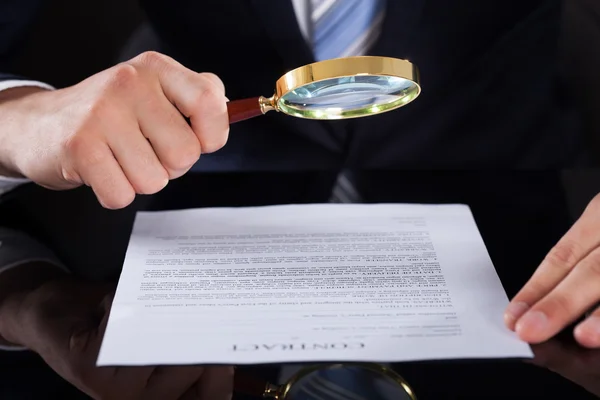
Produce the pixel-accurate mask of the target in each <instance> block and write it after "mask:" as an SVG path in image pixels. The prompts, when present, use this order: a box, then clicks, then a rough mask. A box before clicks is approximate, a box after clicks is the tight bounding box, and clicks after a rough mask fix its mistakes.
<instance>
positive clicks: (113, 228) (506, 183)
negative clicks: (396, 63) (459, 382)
mask: <svg viewBox="0 0 600 400" xmlns="http://www.w3.org/2000/svg"><path fill="white" fill-rule="evenodd" d="M28 3H31V0H18V1H17V0H14V2H13V3H12V4H13V9H12V12H17V13H22V14H25V13H26V12H29V11H30V10H31V9H30V8H28V5H30V4H28ZM34 3H35V2H33V3H31V4H34ZM6 4H7V3H6V2H2V3H0V7H6ZM143 5H144V7H145V10H146V12H147V15H148V17H149V19H150V21H151V22H152V24H153V26H154V29H155V31H156V32H157V33H158V35H159V36H160V39H161V41H162V45H161V50H162V51H164V52H165V53H167V54H170V55H172V56H173V57H175V58H176V59H178V60H180V61H181V62H183V63H184V64H185V65H187V66H188V67H190V68H193V69H194V70H197V71H212V72H215V73H217V74H218V75H219V76H221V78H222V79H223V81H224V82H225V85H226V87H227V92H228V93H227V94H228V97H229V98H230V99H237V98H244V97H251V96H257V95H268V94H270V93H271V91H272V90H273V85H274V82H275V80H276V79H277V78H278V77H279V76H280V75H282V74H283V73H285V72H286V71H288V70H290V69H292V68H294V67H297V66H299V65H301V64H305V63H308V62H311V61H312V56H311V52H310V51H309V48H308V47H307V45H306V43H305V42H304V40H303V38H302V36H301V34H300V31H299V29H298V28H297V24H296V20H295V15H294V12H293V9H292V6H291V3H290V2H288V1H284V0H277V1H267V0H201V1H200V0H169V1H166V0H144V1H143ZM387 7H388V10H387V11H388V12H387V17H386V22H385V25H384V28H383V34H382V36H381V39H380V40H379V42H378V43H376V45H375V47H374V48H373V49H372V51H371V53H372V54H380V55H387V56H394V57H401V58H408V59H410V60H412V61H414V62H415V63H416V64H417V65H418V66H419V67H420V69H421V73H422V85H423V89H424V92H423V95H422V96H421V97H420V98H419V99H418V100H417V101H416V102H414V103H412V104H411V105H410V106H408V107H405V108H403V109H401V110H398V111H395V112H392V113H387V114H384V115H382V116H378V117H373V118H364V119H359V120H353V121H351V122H332V123H324V122H312V121H304V120H298V119H295V118H292V117H286V116H283V115H277V114H271V115H266V116H264V117H260V118H257V119H254V120H250V121H246V122H243V123H239V124H235V125H234V126H233V127H232V132H231V139H230V141H229V143H228V144H227V146H226V147H225V148H224V149H222V150H221V151H219V152H217V153H215V154H214V155H211V156H203V157H202V158H201V160H200V161H199V163H198V165H197V167H198V169H200V170H219V169H220V170H242V171H246V172H247V171H255V170H259V169H260V170H264V169H271V170H286V169H302V168H304V169H309V168H313V169H315V168H318V169H330V168H331V169H332V168H334V167H339V166H341V165H342V164H343V163H344V162H348V163H351V164H353V165H355V166H358V167H362V168H363V169H373V168H388V169H396V170H400V169H412V168H427V169H452V168H461V169H462V168H469V169H475V168H481V167H504V168H508V167H515V168H517V167H528V168H542V169H547V168H549V167H556V166H564V165H569V164H570V163H572V162H574V160H575V159H576V158H577V156H578V154H579V151H578V148H579V142H578V135H577V131H576V129H573V128H572V127H573V126H572V125H571V121H572V111H571V110H570V109H569V107H568V105H567V104H565V102H564V101H563V100H564V96H563V94H562V92H561V91H560V85H559V82H558V79H557V73H556V71H555V58H556V38H557V35H558V28H559V17H560V1H559V0H487V1H481V0H460V1H452V2H450V1H447V0H389V1H388V2H387ZM4 11H5V10H3V9H2V8H0V16H5V15H7V14H6V13H4ZM17 20H18V21H20V19H18V18H17V19H15V20H14V21H17ZM14 21H13V22H14ZM16 25H18V24H16ZM16 25H15V26H16ZM10 26H13V25H10ZM4 29H6V28H4ZM22 32H24V30H23V29H16V28H15V29H12V30H10V31H3V32H2V34H0V41H4V42H1V43H2V45H0V48H1V49H8V48H9V47H10V46H8V45H7V44H6V43H5V41H6V40H7V39H8V38H10V37H11V35H12V36H14V37H15V38H16V37H18V36H19V34H20V33H22ZM5 33H7V34H6V35H5ZM3 51H4V50H3ZM6 54H7V53H6V52H4V53H2V64H3V66H5V69H4V70H5V71H7V72H11V73H14V74H18V72H19V71H14V70H11V69H10V65H9V63H8V59H9V57H7V56H6ZM3 68H4V67H3ZM29 78H34V79H35V77H29ZM50 83H51V82H50ZM494 169H495V168H494ZM202 175H204V176H202ZM325 175H329V177H327V176H326V177H324V178H318V177H315V176H312V175H305V176H295V177H289V176H282V175H278V176H276V177H273V176H264V175H256V176H254V177H252V176H248V175H244V174H240V175H233V176H224V175H223V176H221V175H218V174H214V175H209V174H197V175H196V174H190V175H189V176H187V177H186V179H183V180H178V181H176V182H173V183H172V184H170V185H169V186H168V187H167V190H166V191H165V192H162V193H161V194H160V195H159V196H153V197H152V199H151V200H152V201H151V203H152V204H150V205H141V206H140V207H142V208H144V207H146V206H148V207H150V208H152V209H160V208H182V207H200V206H219V205H221V206H223V205H228V206H238V205H258V204H274V203H284V204H285V203H290V202H303V201H313V202H315V201H318V202H322V201H327V199H328V195H329V191H330V189H331V183H332V180H333V178H335V172H334V173H333V174H325ZM359 176H360V177H361V179H360V180H361V182H360V184H361V186H363V187H365V188H366V189H365V195H366V196H367V198H368V201H373V202H376V201H396V202H401V201H410V202H415V201H416V202H420V201H427V202H436V201H439V202H454V201H460V202H466V203H467V204H470V205H473V204H475V205H477V208H478V210H479V211H478V219H479V222H481V223H482V224H483V225H482V226H485V227H486V229H485V230H486V232H488V233H487V234H486V239H487V242H488V245H489V244H490V243H497V245H498V246H499V247H497V250H496V251H495V256H494V260H495V261H496V260H498V257H500V256H501V255H502V254H514V253H507V251H508V252H513V251H515V249H517V250H519V249H521V248H523V249H524V250H527V249H529V248H535V249H536V250H535V251H534V252H532V254H533V255H532V256H531V257H530V258H528V262H527V263H526V264H527V265H528V266H529V268H533V267H535V263H536V262H537V261H538V260H539V259H540V258H541V257H542V256H543V253H544V252H545V251H547V250H549V248H550V246H551V244H552V243H553V242H554V241H555V240H556V239H558V237H559V235H560V234H562V233H564V230H565V226H566V225H567V224H566V223H565V222H564V221H565V212H564V204H563V202H564V199H563V198H562V190H561V188H560V182H559V181H558V180H557V178H556V176H555V174H553V173H551V172H549V173H547V174H546V173H543V174H541V176H539V175H535V174H534V175H531V176H530V175H523V176H520V175H519V174H517V175H515V176H511V175H508V176H507V177H505V178H504V179H502V182H499V178H497V176H496V175H494V174H485V173H482V175H481V176H480V177H478V176H475V177H471V178H468V179H463V178H462V177H460V176H458V177H453V176H452V175H450V176H442V177H435V176H434V177H428V175H427V174H425V175H413V174H408V175H407V174H404V175H402V174H397V175H382V174H380V173H378V174H366V175H362V174H361V175H359ZM545 176H549V178H544V177H545ZM411 177H412V178H411ZM317 178H318V179H322V180H323V181H324V182H323V184H317V185H313V183H314V182H315V180H316V179H317ZM374 181H376V183H377V185H375V184H371V182H374ZM315 186H318V188H317V189H314V187H315ZM375 186H377V187H375ZM383 189H385V190H383ZM382 190H383V193H381V191H382ZM386 191H387V192H388V193H389V194H385V192H386ZM376 192H379V194H378V195H375V194H374V193H376ZM9 197H10V198H5V199H4V204H1V205H0V206H1V207H0V225H4V226H9V227H14V228H17V229H23V230H25V231H27V232H28V233H30V234H31V235H33V236H34V237H36V238H38V239H39V240H40V241H42V242H43V243H46V244H47V245H48V246H50V247H51V248H52V249H53V250H55V251H56V252H57V254H58V256H59V257H60V258H61V259H62V260H64V261H65V263H66V264H67V265H68V266H69V267H70V268H71V269H72V270H73V271H74V272H76V273H79V274H82V275H85V276H88V277H93V278H109V277H113V278H114V276H115V274H118V271H119V269H120V266H121V262H122V257H123V255H124V252H125V248H126V245H127V240H128V237H129V234H130V230H131V224H132V222H133V216H134V212H135V209H136V207H135V206H134V207H131V208H128V209H126V210H122V211H121V212H110V211H107V210H102V209H101V208H100V206H99V205H98V204H97V201H95V198H94V197H93V194H92V193H91V192H90V191H89V190H88V189H87V188H82V189H80V190H77V191H70V192H62V193H57V192H50V191H46V190H44V189H42V188H39V187H35V186H33V185H30V186H28V187H25V188H22V190H18V191H16V192H13V193H11V195H10V196H9ZM157 199H158V204H157V203H156V201H157ZM161 199H165V201H164V203H163V202H162V200H161ZM140 200H149V199H148V198H142V199H140ZM173 203H176V204H173ZM513 210H516V211H513ZM486 221H492V222H488V223H486ZM547 224H549V225H547ZM512 231H514V232H516V233H518V235H511V232H512ZM489 235H492V236H489ZM531 238H535V240H536V243H538V245H536V246H534V245H533V244H531V243H530V242H529V241H530V240H531ZM519 246H521V247H519ZM518 252H519V251H517V253H518ZM498 254H500V256H498ZM508 264H510V263H508ZM526 274H527V273H526Z"/></svg>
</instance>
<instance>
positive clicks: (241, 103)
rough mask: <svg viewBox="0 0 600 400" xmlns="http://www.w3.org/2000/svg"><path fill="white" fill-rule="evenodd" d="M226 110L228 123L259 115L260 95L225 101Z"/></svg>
mask: <svg viewBox="0 0 600 400" xmlns="http://www.w3.org/2000/svg"><path fill="white" fill-rule="evenodd" d="M227 112H228V114H229V123H230V124H235V123H236V122H240V121H245V120H247V119H250V118H254V117H258V116H261V115H263V109H262V107H261V104H260V97H255V98H252V99H244V100H234V101H230V102H229V103H227Z"/></svg>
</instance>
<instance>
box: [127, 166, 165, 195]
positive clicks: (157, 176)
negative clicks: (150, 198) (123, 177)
mask: <svg viewBox="0 0 600 400" xmlns="http://www.w3.org/2000/svg"><path fill="white" fill-rule="evenodd" d="M163 171H164V170H163ZM168 183H169V176H168V174H167V172H166V171H164V173H160V172H157V173H153V174H152V177H151V178H149V179H143V180H141V181H140V182H139V183H137V184H136V185H135V191H136V192H137V193H139V194H155V193H158V192H160V191H161V190H163V189H164V188H165V187H166V186H167V184H168Z"/></svg>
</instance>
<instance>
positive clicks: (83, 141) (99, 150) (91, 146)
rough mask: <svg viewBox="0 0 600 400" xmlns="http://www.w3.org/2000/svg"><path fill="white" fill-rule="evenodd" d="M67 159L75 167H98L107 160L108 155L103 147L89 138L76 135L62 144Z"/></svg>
mask: <svg viewBox="0 0 600 400" xmlns="http://www.w3.org/2000/svg"><path fill="white" fill-rule="evenodd" d="M64 148H65V152H66V154H67V157H68V158H69V159H71V160H73V161H74V164H75V165H90V166H96V165H100V164H102V163H103V162H105V161H106V160H107V157H108V154H107V152H106V151H104V149H103V147H102V146H101V145H99V144H98V143H95V142H94V141H93V140H92V139H90V138H89V137H87V136H85V135H82V134H76V135H72V136H71V137H69V138H68V139H67V140H66V142H65V144H64Z"/></svg>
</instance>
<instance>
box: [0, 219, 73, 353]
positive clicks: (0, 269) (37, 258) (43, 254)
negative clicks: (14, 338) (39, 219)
mask: <svg viewBox="0 0 600 400" xmlns="http://www.w3.org/2000/svg"><path fill="white" fill-rule="evenodd" d="M32 262H44V263H46V264H48V267H49V268H52V266H55V267H57V268H60V269H62V270H64V271H65V272H67V273H68V272H69V271H68V270H67V268H66V267H65V266H64V265H63V263H61V261H60V260H59V259H58V258H57V257H56V256H55V254H54V253H53V252H52V251H51V250H50V249H48V248H47V247H46V246H44V245H43V244H42V243H40V242H38V241H37V240H35V239H34V238H32V237H30V236H29V235H27V234H26V233H23V232H20V231H16V230H12V229H6V228H2V227H0V280H1V279H2V278H3V276H2V275H3V273H5V272H6V271H8V270H10V269H13V268H18V267H19V266H21V265H25V264H27V263H32ZM1 350H25V349H24V348H21V347H14V346H12V345H11V344H9V343H7V342H6V341H4V340H3V339H2V337H0V351H1Z"/></svg>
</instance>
